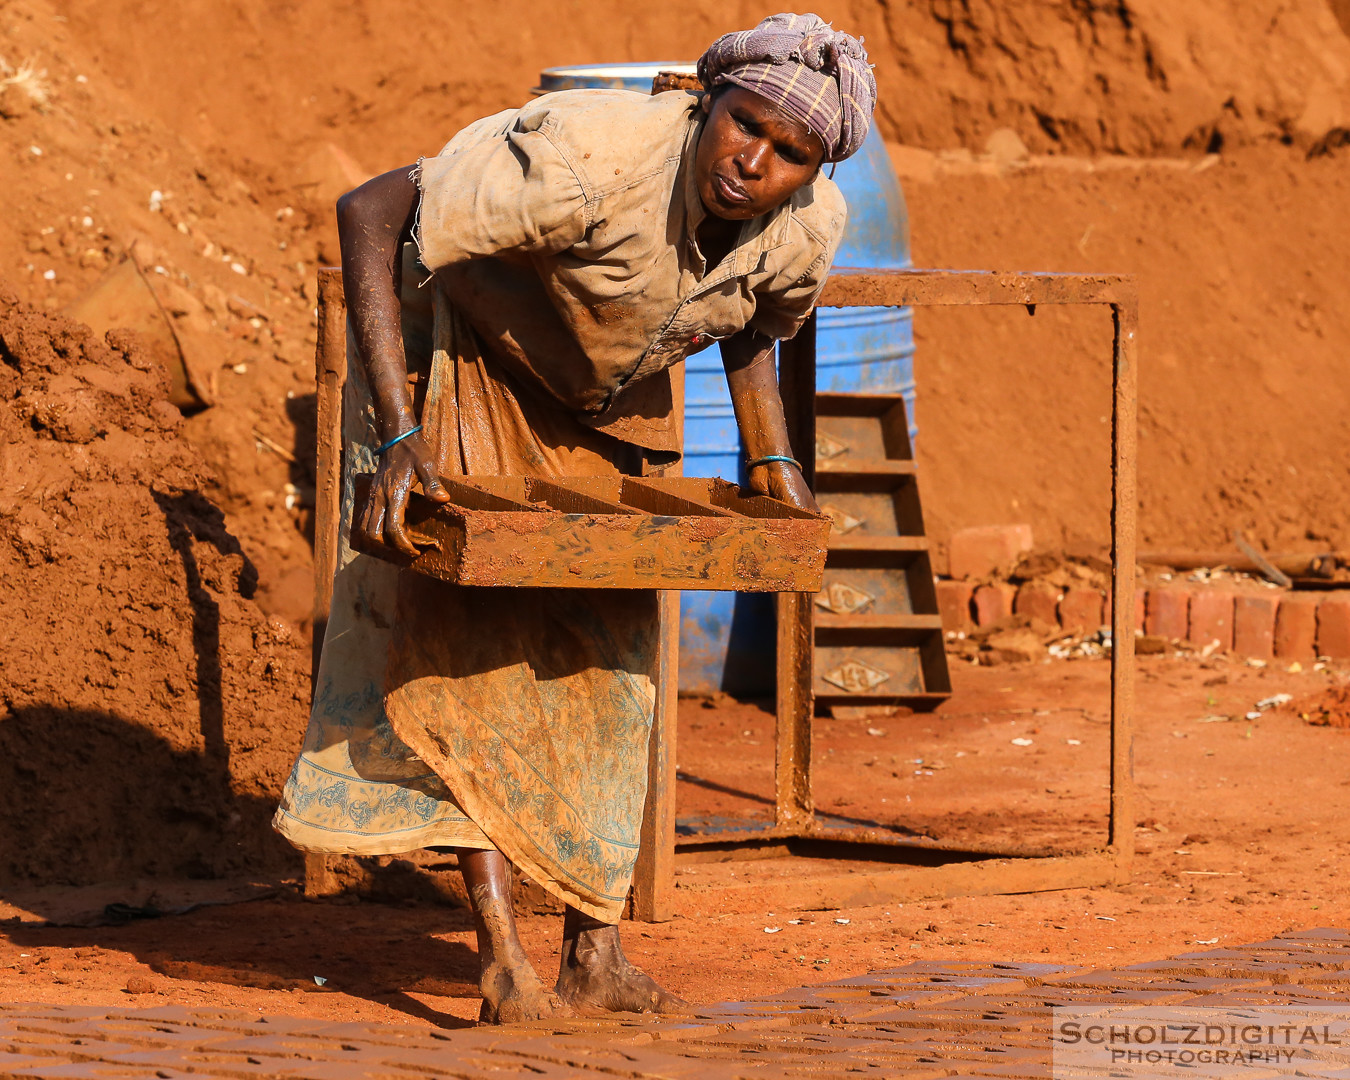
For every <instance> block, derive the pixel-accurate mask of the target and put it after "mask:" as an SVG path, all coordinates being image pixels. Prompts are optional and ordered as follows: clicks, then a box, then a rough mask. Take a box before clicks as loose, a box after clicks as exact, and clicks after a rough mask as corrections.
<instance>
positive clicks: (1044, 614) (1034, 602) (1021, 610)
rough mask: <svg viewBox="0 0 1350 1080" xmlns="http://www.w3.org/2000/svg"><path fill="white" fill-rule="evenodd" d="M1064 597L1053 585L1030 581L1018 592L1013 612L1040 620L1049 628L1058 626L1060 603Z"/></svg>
mask: <svg viewBox="0 0 1350 1080" xmlns="http://www.w3.org/2000/svg"><path fill="white" fill-rule="evenodd" d="M1062 596H1063V593H1061V592H1060V591H1059V590H1058V589H1057V588H1055V587H1054V586H1053V585H1046V584H1045V583H1044V582H1039V581H1028V582H1027V583H1026V584H1025V585H1023V586H1022V587H1021V588H1020V589H1018V590H1017V596H1016V598H1015V599H1014V600H1013V611H1015V612H1016V613H1017V614H1018V615H1029V616H1030V617H1031V618H1033V619H1040V620H1041V622H1043V623H1045V624H1046V625H1047V626H1058V625H1059V601H1060V598H1061V597H1062Z"/></svg>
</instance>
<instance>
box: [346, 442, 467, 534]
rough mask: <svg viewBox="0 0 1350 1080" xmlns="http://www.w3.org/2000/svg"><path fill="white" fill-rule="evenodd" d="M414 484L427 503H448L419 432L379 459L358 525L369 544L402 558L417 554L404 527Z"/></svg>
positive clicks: (429, 452)
mask: <svg viewBox="0 0 1350 1080" xmlns="http://www.w3.org/2000/svg"><path fill="white" fill-rule="evenodd" d="M415 480H421V481H422V493H423V494H424V495H426V497H427V498H428V499H432V500H433V501H435V502H438V503H444V502H449V501H450V493H449V492H447V491H446V490H445V487H444V485H443V484H442V483H441V482H440V480H439V478H438V477H437V476H436V466H435V462H434V461H433V460H432V456H431V451H430V449H429V448H428V447H427V444H426V443H425V442H423V441H422V434H421V432H418V433H417V434H416V435H410V436H409V437H408V438H406V439H404V440H403V441H402V442H400V443H395V444H394V445H393V446H391V447H390V448H389V449H388V450H386V451H385V452H384V455H383V456H382V457H381V458H380V466H379V468H378V469H376V470H375V478H374V479H373V480H372V481H371V484H370V497H369V498H368V499H367V500H366V506H365V509H364V510H363V511H362V513H361V517H360V521H359V523H358V525H357V528H358V530H359V532H360V533H361V535H362V537H363V538H364V539H365V540H366V541H367V542H368V543H373V544H384V545H386V546H388V547H392V548H397V549H398V550H399V551H401V552H403V553H404V554H405V555H416V554H417V548H416V547H414V546H413V543H412V541H411V540H409V539H408V534H407V531H406V530H405V529H404V523H403V516H404V514H405V513H406V512H407V509H408V496H409V495H410V494H411V492H412V486H413V482H414V481H415Z"/></svg>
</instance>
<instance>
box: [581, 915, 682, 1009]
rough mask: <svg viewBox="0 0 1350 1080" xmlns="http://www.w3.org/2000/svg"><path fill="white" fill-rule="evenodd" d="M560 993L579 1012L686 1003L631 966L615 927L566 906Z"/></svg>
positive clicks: (646, 1007) (655, 1007)
mask: <svg viewBox="0 0 1350 1080" xmlns="http://www.w3.org/2000/svg"><path fill="white" fill-rule="evenodd" d="M557 989H558V994H559V995H560V996H561V997H562V1000H563V1001H565V1002H567V1003H568V1004H569V1005H571V1006H573V1007H574V1008H575V1009H576V1010H577V1011H578V1012H581V1011H592V1010H601V1011H604V1012H642V1013H653V1012H654V1013H674V1012H682V1011H684V1010H685V1009H687V1008H688V1007H689V1006H688V1003H687V1002H685V1001H684V1000H682V999H681V998H678V997H676V996H675V995H674V994H672V993H671V992H670V991H669V990H665V989H663V988H662V987H660V986H658V985H657V983H656V981H655V980H654V979H653V978H652V977H651V976H650V975H648V974H647V973H646V972H645V971H643V970H642V969H641V968H637V967H634V966H633V965H632V964H630V963H629V962H628V958H627V957H626V956H624V954H623V945H622V944H620V942H619V928H618V927H617V926H608V925H606V924H605V923H602V922H600V921H599V920H597V919H592V918H590V917H589V916H586V915H583V914H581V912H579V911H577V910H575V909H574V908H568V909H567V916H566V920H565V922H564V926H563V952H562V962H561V963H560V964H559V965H558V986H557Z"/></svg>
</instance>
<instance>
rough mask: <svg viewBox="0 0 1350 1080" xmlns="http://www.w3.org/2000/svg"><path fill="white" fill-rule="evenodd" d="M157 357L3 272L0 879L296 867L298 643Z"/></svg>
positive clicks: (304, 692) (77, 879) (304, 691)
mask: <svg viewBox="0 0 1350 1080" xmlns="http://www.w3.org/2000/svg"><path fill="white" fill-rule="evenodd" d="M166 389H167V385H166V382H165V378H164V373H163V370H162V369H159V368H157V367H156V366H154V365H153V364H152V363H151V362H150V361H149V359H148V358H147V357H146V356H145V355H143V354H142V353H141V352H140V351H139V350H138V348H137V346H136V344H135V341H134V340H133V339H130V338H127V337H125V336H123V337H119V336H118V335H117V333H116V332H114V333H113V334H110V335H109V340H108V342H107V343H104V342H101V341H99V340H98V339H97V337H96V336H94V335H93V334H91V333H90V331H89V330H88V329H87V328H85V327H82V326H79V325H77V324H74V323H71V322H69V321H68V320H66V319H63V318H61V317H60V316H52V315H46V314H43V313H40V312H37V311H34V310H33V309H31V308H29V307H27V306H26V305H24V304H22V303H20V302H19V301H18V300H17V299H16V298H15V297H14V295H13V294H12V293H10V292H8V291H7V290H4V289H3V287H0V580H3V581H4V583H5V585H4V588H3V589H0V656H3V657H4V660H3V669H4V677H3V680H0V792H3V793H4V797H3V800H0V880H3V881H5V882H7V883H10V884H14V883H16V882H25V881H30V882H45V883H84V882H89V881H102V880H109V879H117V878H125V877H128V876H141V875H165V876H173V877H220V876H224V875H228V874H239V873H244V872H250V873H257V872H259V871H267V870H269V869H270V870H272V871H274V872H275V871H276V870H279V869H281V868H284V867H287V866H291V865H294V856H293V855H291V854H290V853H289V852H288V851H287V849H286V846H285V845H284V844H282V843H281V842H280V841H279V840H278V839H277V838H276V837H275V836H273V835H272V834H271V832H270V830H269V829H268V828H267V819H268V817H269V816H270V813H271V811H272V809H273V808H274V799H273V795H274V793H275V792H276V791H277V789H278V784H279V782H280V780H281V779H282V778H283V776H284V772H285V769H286V761H287V757H288V755H289V754H290V753H291V752H292V749H293V746H294V742H295V736H296V724H297V720H298V718H299V717H300V716H301V715H302V710H303V708H304V702H305V701H306V700H307V698H308V694H309V685H308V680H307V678H306V677H305V671H304V668H305V661H306V660H307V650H306V648H305V646H304V645H303V643H302V642H300V641H299V640H298V639H297V638H296V637H295V635H294V634H293V633H292V632H291V631H290V630H289V628H287V627H286V626H285V625H284V624H283V623H281V622H279V621H277V620H269V619H268V618H266V617H265V616H264V615H263V613H262V612H261V611H260V610H259V609H258V607H257V605H256V604H255V603H254V602H253V601H252V600H251V599H250V597H251V596H252V594H253V590H254V588H255V585H256V580H257V571H256V570H255V568H254V567H253V565H252V564H251V563H250V562H249V560H248V558H247V556H246V555H245V554H244V553H243V552H242V551H241V549H240V546H239V542H238V540H236V539H235V538H234V537H233V536H232V535H230V533H229V532H228V530H227V529H226V527H225V520H224V515H222V513H221V512H220V510H219V509H218V508H217V507H216V506H214V505H213V504H212V503H211V502H210V501H209V500H208V499H207V498H206V497H205V496H204V495H203V494H202V488H203V487H204V486H205V484H206V479H207V475H208V474H207V469H206V467H205V465H204V464H203V463H202V460H201V457H200V455H199V454H198V453H197V452H196V451H195V450H194V449H193V448H192V446H191V444H190V443H188V442H187V441H186V440H185V439H183V438H182V436H181V428H182V419H181V417H180V416H179V413H178V410H177V409H175V408H174V407H173V406H172V405H170V404H169V403H168V401H167V400H165V392H166Z"/></svg>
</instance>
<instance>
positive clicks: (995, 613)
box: [975, 585, 1017, 626]
mask: <svg viewBox="0 0 1350 1080" xmlns="http://www.w3.org/2000/svg"><path fill="white" fill-rule="evenodd" d="M1016 591H1017V590H1016V589H1014V588H1013V587H1012V586H1011V585H981V586H980V587H979V588H978V589H976V590H975V622H976V624H977V625H979V626H989V625H991V624H993V623H996V622H998V621H999V619H1006V618H1007V617H1008V616H1009V615H1011V614H1012V604H1013V595H1014V594H1015V593H1016Z"/></svg>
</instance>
